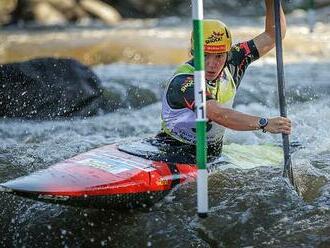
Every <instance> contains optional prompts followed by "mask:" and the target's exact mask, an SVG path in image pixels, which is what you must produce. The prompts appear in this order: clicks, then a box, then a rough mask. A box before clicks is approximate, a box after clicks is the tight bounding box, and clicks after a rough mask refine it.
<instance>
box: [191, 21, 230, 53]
mask: <svg viewBox="0 0 330 248" xmlns="http://www.w3.org/2000/svg"><path fill="white" fill-rule="evenodd" d="M203 29H204V33H203V34H204V52H206V53H224V52H229V51H230V49H231V45H232V39H231V34H230V31H229V29H228V28H227V26H226V25H225V24H224V23H222V22H221V21H219V20H214V19H204V20H203ZM191 41H192V49H191V50H192V52H193V42H194V40H193V36H192V37H191Z"/></svg>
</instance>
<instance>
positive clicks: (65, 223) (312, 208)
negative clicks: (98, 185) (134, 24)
mask: <svg viewBox="0 0 330 248" xmlns="http://www.w3.org/2000/svg"><path fill="white" fill-rule="evenodd" d="M167 25H169V24H167ZM255 25H256V27H255V28H252V27H251V26H247V27H246V28H244V27H238V26H234V28H233V33H234V34H235V31H237V33H239V34H241V36H239V37H236V39H237V40H239V39H244V38H245V37H249V35H248V34H250V33H258V32H259V31H260V30H261V29H262V26H261V25H260V22H256V23H255ZM152 30H153V34H154V35H155V34H159V33H160V31H161V30H163V27H158V28H157V27H153V28H152ZM165 34H166V35H164V37H163V39H164V40H165V41H166V42H167V40H166V39H167V38H168V37H170V38H172V39H173V41H172V42H171V43H170V44H169V45H168V46H169V47H174V46H175V44H178V42H181V41H182V40H183V38H185V37H187V36H189V30H188V28H186V27H183V28H182V29H178V30H176V31H172V32H168V33H165ZM33 35H34V34H31V36H33ZM329 37H330V26H329V24H321V23H320V24H318V26H317V27H316V29H315V33H314V34H313V35H311V36H310V35H309V33H308V28H307V27H304V26H302V25H296V26H292V27H290V28H289V30H288V35H287V38H286V41H285V54H284V59H285V77H286V84H287V98H288V115H289V117H290V118H291V119H292V121H293V133H292V136H291V137H290V139H291V141H292V142H293V143H294V147H293V148H294V149H293V150H295V151H294V153H293V155H292V157H293V168H294V174H295V178H296V182H297V187H298V191H299V194H298V193H297V192H296V191H295V190H294V189H293V188H292V187H291V186H290V185H289V184H288V182H287V180H286V179H284V178H282V176H281V175H282V166H283V161H282V152H281V149H280V148H279V146H280V145H281V136H279V135H271V134H268V133H267V134H263V133H262V132H235V131H230V130H228V132H227V133H226V139H225V149H224V159H225V160H226V161H227V165H226V166H223V167H220V168H219V169H218V170H216V171H214V172H213V173H212V174H211V175H210V176H209V198H210V203H209V205H210V213H209V217H208V218H206V219H199V218H198V217H197V216H196V185H195V183H190V184H186V185H183V186H181V187H179V188H177V189H176V190H174V191H173V192H172V193H171V194H170V195H169V196H167V197H166V198H165V199H164V200H162V201H160V202H158V203H156V204H155V205H154V206H151V207H148V208H145V209H144V208H141V209H135V210H112V209H80V208H73V207H67V206H60V205H52V204H46V203H41V202H36V201H32V200H27V199H23V198H20V197H15V196H12V195H7V194H4V193H0V202H1V208H0V224H1V225H0V246H1V247H102V246H104V247H320V248H321V247H330V181H329V179H330V132H329V129H328V128H329V119H330V85H329V81H330V74H329V68H330V60H329V51H330V48H329V44H328V43H327V42H326V41H329ZM166 42H164V43H166ZM311 43H312V44H313V46H311V48H310V47H309V46H308V45H310V44H311ZM118 44H119V42H118ZM181 45H182V44H180V46H181ZM186 48H187V47H186ZM145 49H146V50H148V49H150V48H149V45H146V47H145ZM171 51H172V50H171ZM181 52H182V51H181ZM182 53H184V52H182ZM135 62H136V61H135ZM163 62H164V61H162V62H161V63H159V64H158V65H157V64H155V63H154V64H138V63H136V64H129V63H125V62H116V63H111V64H104V65H95V66H94V67H93V69H94V71H95V72H96V74H97V75H98V76H99V77H100V78H101V79H102V81H103V84H104V86H105V87H109V88H111V87H123V85H127V84H128V85H131V84H133V85H136V86H139V87H144V88H149V89H152V90H154V91H155V92H156V93H157V95H158V96H159V100H160V99H161V92H162V88H163V86H164V84H165V83H166V80H167V79H168V78H169V77H170V76H171V74H172V73H173V71H174V68H175V65H174V64H171V63H169V64H170V65H166V63H163ZM235 108H236V109H237V110H240V111H243V112H247V113H251V114H256V115H259V116H274V115H278V112H279V111H278V97H277V81H276V63H275V59H274V53H271V54H270V55H269V56H267V57H265V58H263V59H260V60H259V61H257V62H255V63H253V64H252V65H251V66H250V67H249V69H248V70H247V72H246V75H245V78H244V79H243V81H242V84H241V86H240V89H239V93H238V95H237V97H236V102H235ZM160 109H161V104H160V102H157V103H155V104H153V105H149V106H147V107H144V108H142V109H138V110H133V109H122V110H118V111H116V112H114V113H108V114H105V115H101V116H96V117H91V118H86V119H72V120H62V121H61V120H57V121H24V120H18V119H1V120H0V139H1V143H0V181H1V182H5V181H7V180H10V179H14V178H16V177H19V176H23V175H27V174H29V173H31V172H34V171H37V170H39V169H43V168H47V167H49V166H50V165H52V164H54V163H56V162H59V161H62V160H64V159H66V158H70V157H72V156H74V155H76V154H79V153H81V152H85V151H88V150H90V149H92V148H96V147H99V146H102V145H105V144H111V143H115V142H122V141H129V140H136V139H139V138H143V137H146V136H152V135H154V134H156V133H157V132H158V131H159V128H160V117H159V116H160Z"/></svg>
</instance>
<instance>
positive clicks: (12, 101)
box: [0, 58, 102, 119]
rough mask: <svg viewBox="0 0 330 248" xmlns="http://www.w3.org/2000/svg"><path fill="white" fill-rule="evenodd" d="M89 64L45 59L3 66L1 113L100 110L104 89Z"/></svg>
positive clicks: (33, 114)
mask: <svg viewBox="0 0 330 248" xmlns="http://www.w3.org/2000/svg"><path fill="white" fill-rule="evenodd" d="M100 83H101V82H100V80H99V79H98V78H97V76H96V75H95V74H94V73H93V72H92V71H91V70H90V69H89V68H88V67H86V66H84V65H82V64H80V63H79V62H77V61H75V60H71V59H54V58H42V59H34V60H31V61H26V62H21V63H12V64H4V65H1V67H0V86H1V92H0V106H1V107H0V116H6V117H23V118H31V119H33V118H41V119H52V118H56V117H69V116H90V115H94V114H96V113H97V111H98V109H99V105H100V96H101V95H102V88H101V87H100Z"/></svg>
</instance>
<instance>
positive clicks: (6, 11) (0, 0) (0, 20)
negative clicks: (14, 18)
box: [0, 0, 17, 25]
mask: <svg viewBox="0 0 330 248" xmlns="http://www.w3.org/2000/svg"><path fill="white" fill-rule="evenodd" d="M16 7H17V0H0V25H2V24H7V23H9V22H10V20H11V15H12V13H13V12H14V10H15V9H16Z"/></svg>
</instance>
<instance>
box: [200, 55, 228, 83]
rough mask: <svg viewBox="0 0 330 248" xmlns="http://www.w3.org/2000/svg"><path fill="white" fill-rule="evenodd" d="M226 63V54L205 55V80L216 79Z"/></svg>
mask: <svg viewBox="0 0 330 248" xmlns="http://www.w3.org/2000/svg"><path fill="white" fill-rule="evenodd" d="M226 61H227V53H205V78H206V80H209V81H212V80H214V79H216V78H217V77H218V76H219V74H220V72H221V71H222V69H223V67H224V66H225V64H226Z"/></svg>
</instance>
